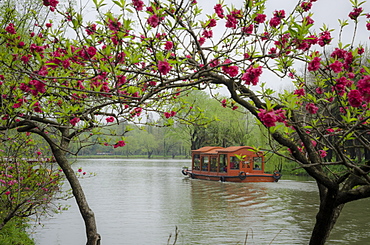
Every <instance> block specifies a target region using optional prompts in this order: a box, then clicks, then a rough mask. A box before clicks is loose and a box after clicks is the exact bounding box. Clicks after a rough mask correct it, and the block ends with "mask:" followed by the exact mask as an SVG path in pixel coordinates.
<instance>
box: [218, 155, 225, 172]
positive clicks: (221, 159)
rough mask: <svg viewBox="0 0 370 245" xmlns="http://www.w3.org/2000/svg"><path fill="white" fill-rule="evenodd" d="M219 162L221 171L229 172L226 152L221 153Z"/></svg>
mask: <svg viewBox="0 0 370 245" xmlns="http://www.w3.org/2000/svg"><path fill="white" fill-rule="evenodd" d="M218 162H219V164H220V172H221V173H226V172H227V155H226V154H220V155H219V159H218Z"/></svg>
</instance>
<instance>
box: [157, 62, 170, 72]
mask: <svg viewBox="0 0 370 245" xmlns="http://www.w3.org/2000/svg"><path fill="white" fill-rule="evenodd" d="M171 69H172V66H170V64H169V63H168V62H167V61H161V60H160V61H158V71H159V72H160V73H161V74H162V75H167V73H168V72H169V71H170V70H171Z"/></svg>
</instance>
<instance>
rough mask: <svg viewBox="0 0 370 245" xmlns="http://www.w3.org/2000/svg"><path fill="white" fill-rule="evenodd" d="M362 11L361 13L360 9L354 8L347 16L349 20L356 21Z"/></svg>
mask: <svg viewBox="0 0 370 245" xmlns="http://www.w3.org/2000/svg"><path fill="white" fill-rule="evenodd" d="M362 11H363V9H362V8H354V9H353V11H352V12H350V13H349V14H348V17H349V18H351V19H352V20H357V18H358V17H359V16H360V14H361V13H362Z"/></svg>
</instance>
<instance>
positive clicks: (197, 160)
mask: <svg viewBox="0 0 370 245" xmlns="http://www.w3.org/2000/svg"><path fill="white" fill-rule="evenodd" d="M193 163H194V166H193V169H194V170H200V155H199V154H194V155H193Z"/></svg>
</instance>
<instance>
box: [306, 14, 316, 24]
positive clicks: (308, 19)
mask: <svg viewBox="0 0 370 245" xmlns="http://www.w3.org/2000/svg"><path fill="white" fill-rule="evenodd" d="M303 22H305V23H306V24H307V25H312V24H313V23H315V21H314V20H313V19H312V18H311V16H305V17H304V18H303Z"/></svg>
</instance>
